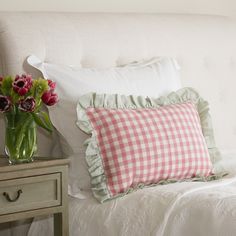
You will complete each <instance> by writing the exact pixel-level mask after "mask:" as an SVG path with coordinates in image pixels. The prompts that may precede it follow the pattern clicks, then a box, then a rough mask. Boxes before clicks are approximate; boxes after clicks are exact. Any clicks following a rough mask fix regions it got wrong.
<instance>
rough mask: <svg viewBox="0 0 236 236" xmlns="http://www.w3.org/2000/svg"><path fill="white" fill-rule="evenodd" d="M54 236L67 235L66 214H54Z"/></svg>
mask: <svg viewBox="0 0 236 236" xmlns="http://www.w3.org/2000/svg"><path fill="white" fill-rule="evenodd" d="M54 236H69V223H68V215H67V214H65V213H56V214H54Z"/></svg>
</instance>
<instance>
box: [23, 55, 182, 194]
mask: <svg viewBox="0 0 236 236" xmlns="http://www.w3.org/2000/svg"><path fill="white" fill-rule="evenodd" d="M27 61H28V63H29V64H30V65H31V66H33V67H35V68H36V69H38V70H40V71H41V72H42V73H43V75H44V77H45V78H46V79H51V80H53V81H55V82H57V93H58V95H59V99H60V101H59V103H58V104H57V106H52V107H49V115H50V118H51V120H52V123H53V125H54V126H55V128H56V129H57V130H58V131H59V132H60V133H61V135H62V136H63V137H64V140H63V139H61V140H60V141H61V145H62V149H63V151H64V153H65V155H67V156H68V155H71V159H72V162H73V163H72V165H71V166H72V167H71V168H72V169H71V170H70V184H71V186H70V187H71V188H72V189H75V188H76V186H78V187H79V188H80V189H89V188H90V177H89V174H88V172H87V168H84V166H86V163H85V148H84V145H83V143H84V141H85V140H86V139H87V138H88V136H87V135H86V134H85V133H83V132H82V131H80V130H79V129H78V128H77V126H76V120H77V116H76V104H77V101H78V98H79V97H80V96H81V95H83V94H86V93H89V92H97V93H110V94H113V93H118V94H124V95H131V94H132V95H142V96H153V97H159V96H162V95H166V94H168V93H169V92H171V91H176V90H178V89H180V88H181V83H180V78H179V67H178V65H177V63H176V61H175V60H174V59H171V58H152V59H150V60H146V61H142V62H138V63H132V64H129V65H126V66H122V67H115V68H109V69H94V68H76V67H70V66H64V65H55V64H50V63H46V62H41V61H40V60H39V59H38V58H37V57H35V56H30V57H28V59H27ZM66 142H67V143H68V145H69V147H70V148H68V145H67V144H66ZM75 191H76V190H75ZM75 191H74V192H75Z"/></svg>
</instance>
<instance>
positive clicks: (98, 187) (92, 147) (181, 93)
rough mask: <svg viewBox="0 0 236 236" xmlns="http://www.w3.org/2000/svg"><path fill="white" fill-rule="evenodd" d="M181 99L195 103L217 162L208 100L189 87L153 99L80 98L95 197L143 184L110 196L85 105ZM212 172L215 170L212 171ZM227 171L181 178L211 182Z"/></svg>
mask: <svg viewBox="0 0 236 236" xmlns="http://www.w3.org/2000/svg"><path fill="white" fill-rule="evenodd" d="M184 102H192V103H193V104H195V106H196V108H197V110H198V113H199V117H200V121H201V126H202V132H203V135H204V137H205V140H206V144H207V147H208V151H209V154H210V158H211V161H212V163H213V164H214V163H216V162H218V161H219V160H220V159H221V156H220V152H219V150H218V149H217V147H216V144H215V139H214V133H213V128H212V122H211V117H210V114H209V105H208V102H207V101H205V100H204V99H202V98H201V97H200V96H199V94H198V93H197V92H196V91H195V90H194V89H192V88H183V89H180V90H178V91H177V92H172V93H170V94H169V95H168V96H162V97H160V98H157V99H154V98H149V97H142V96H132V95H130V96H125V95H117V94H113V95H109V94H96V93H89V94H87V95H84V96H82V97H80V99H79V101H78V104H77V117H78V121H77V125H78V127H79V128H80V129H81V130H83V131H84V132H85V133H87V134H92V136H91V138H89V139H88V140H87V141H86V142H85V145H87V149H86V161H87V163H88V167H89V169H88V170H89V173H90V176H91V185H92V190H93V194H94V196H95V197H96V198H97V199H98V200H99V201H100V202H104V201H106V200H109V199H111V198H112V199H113V198H116V197H119V196H124V195H126V194H128V193H130V192H133V191H135V190H136V189H140V188H144V187H145V185H144V184H139V185H137V186H136V187H134V188H130V189H129V190H128V191H126V192H125V193H121V194H118V195H117V196H115V197H113V196H111V194H110V192H109V190H108V188H107V182H106V176H105V173H104V169H103V163H102V158H101V156H100V151H99V147H98V146H97V141H96V137H95V134H94V132H93V129H92V126H91V124H90V121H89V119H88V117H87V114H86V109H87V108H88V107H96V108H99V107H103V108H111V109H115V108H119V109H122V108H123V109H138V108H158V107H161V106H165V105H171V104H178V103H184ZM213 171H214V170H213ZM225 174H226V173H216V174H214V175H210V176H208V177H201V176H198V177H195V178H191V179H189V180H184V181H190V180H191V181H211V180H215V179H219V178H221V177H222V176H224V175H225ZM173 182H179V180H173V179H169V180H163V181H160V182H159V183H155V184H151V185H148V186H154V185H158V184H167V183H173Z"/></svg>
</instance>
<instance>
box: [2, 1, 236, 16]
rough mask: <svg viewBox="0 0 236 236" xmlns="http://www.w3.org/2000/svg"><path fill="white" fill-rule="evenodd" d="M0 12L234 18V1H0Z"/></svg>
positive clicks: (235, 3)
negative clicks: (129, 13) (189, 14)
mask: <svg viewBox="0 0 236 236" xmlns="http://www.w3.org/2000/svg"><path fill="white" fill-rule="evenodd" d="M0 11H82V12H175V13H201V14H219V15H231V16H233V15H236V1H235V0H0Z"/></svg>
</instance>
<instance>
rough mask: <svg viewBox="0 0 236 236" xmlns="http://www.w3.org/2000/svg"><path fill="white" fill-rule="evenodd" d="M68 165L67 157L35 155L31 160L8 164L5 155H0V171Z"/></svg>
mask: <svg viewBox="0 0 236 236" xmlns="http://www.w3.org/2000/svg"><path fill="white" fill-rule="evenodd" d="M60 165H69V159H66V158H49V157H35V158H34V161H33V162H30V163H22V164H15V165H10V164H9V162H8V160H7V157H6V156H0V173H2V172H10V171H17V170H23V169H24V170H25V169H34V168H42V167H50V166H60Z"/></svg>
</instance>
